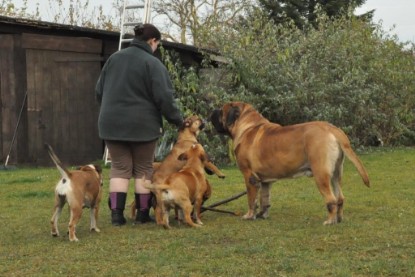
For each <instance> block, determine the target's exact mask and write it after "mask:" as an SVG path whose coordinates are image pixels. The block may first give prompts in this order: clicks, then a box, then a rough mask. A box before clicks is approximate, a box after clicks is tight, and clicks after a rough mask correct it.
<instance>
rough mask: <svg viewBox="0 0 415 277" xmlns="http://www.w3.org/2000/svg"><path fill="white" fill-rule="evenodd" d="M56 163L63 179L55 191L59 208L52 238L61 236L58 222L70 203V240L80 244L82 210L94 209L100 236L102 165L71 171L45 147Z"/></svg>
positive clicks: (93, 227) (94, 226)
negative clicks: (78, 231)
mask: <svg viewBox="0 0 415 277" xmlns="http://www.w3.org/2000/svg"><path fill="white" fill-rule="evenodd" d="M45 147H46V148H47V150H48V152H49V155H50V157H51V158H52V161H53V162H54V163H55V165H56V167H57V168H58V170H59V172H60V173H61V176H62V178H61V179H60V180H59V182H58V184H57V185H56V188H55V207H54V213H53V216H52V219H51V221H50V223H51V224H52V232H51V233H52V236H54V237H56V236H59V230H58V219H59V216H60V214H61V212H62V208H63V206H65V203H66V202H68V205H69V208H70V213H71V216H70V221H69V240H70V241H78V238H77V237H76V235H75V229H76V224H77V223H78V221H79V220H80V219H81V216H82V209H83V208H84V207H88V208H90V209H91V212H90V218H91V227H90V230H91V231H95V232H100V230H99V229H98V227H97V220H98V213H99V203H100V201H101V197H102V169H101V167H100V166H99V165H85V166H82V167H80V168H79V170H73V171H69V170H67V169H66V168H64V167H63V166H62V163H61V162H60V160H59V158H58V157H57V156H56V154H55V153H54V152H53V149H52V147H51V146H50V145H48V144H45Z"/></svg>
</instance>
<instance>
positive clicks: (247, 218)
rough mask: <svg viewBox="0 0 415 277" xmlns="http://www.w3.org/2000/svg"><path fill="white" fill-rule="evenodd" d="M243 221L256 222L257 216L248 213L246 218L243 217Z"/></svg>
mask: <svg viewBox="0 0 415 277" xmlns="http://www.w3.org/2000/svg"><path fill="white" fill-rule="evenodd" d="M242 219H243V220H255V219H256V216H255V215H254V214H253V213H251V212H248V213H246V214H245V215H244V216H242Z"/></svg>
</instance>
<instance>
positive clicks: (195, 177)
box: [146, 144, 220, 229]
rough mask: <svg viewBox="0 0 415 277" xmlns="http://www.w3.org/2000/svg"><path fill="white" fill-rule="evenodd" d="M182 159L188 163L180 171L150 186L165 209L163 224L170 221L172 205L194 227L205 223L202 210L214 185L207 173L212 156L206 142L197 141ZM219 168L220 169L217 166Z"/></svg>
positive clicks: (167, 223) (166, 226) (180, 158)
mask: <svg viewBox="0 0 415 277" xmlns="http://www.w3.org/2000/svg"><path fill="white" fill-rule="evenodd" d="M178 159H179V160H181V161H185V162H186V164H185V165H184V166H183V168H182V169H181V170H180V171H179V172H175V173H173V174H171V175H170V176H169V177H168V178H167V179H166V180H165V181H164V183H163V184H152V185H148V186H146V187H147V188H149V189H150V190H152V191H153V192H154V193H155V195H156V196H157V205H158V206H159V207H160V209H161V211H162V212H163V218H162V221H161V225H163V226H164V227H165V228H166V229H167V228H170V225H169V211H170V209H171V208H179V209H180V211H181V213H182V215H183V216H181V217H180V218H184V221H186V223H187V224H189V225H190V226H192V227H200V226H201V225H203V223H202V221H201V219H200V212H201V207H202V203H203V201H204V200H206V199H207V198H209V197H210V193H211V188H210V185H209V183H208V182H207V180H206V177H205V167H206V166H207V164H208V163H210V162H209V158H208V156H207V155H206V153H205V150H204V149H203V147H202V145H200V144H194V145H192V146H191V147H190V148H189V149H188V150H187V151H186V152H184V153H183V154H181V155H179V157H178ZM215 170H217V171H218V172H220V171H219V169H217V168H216V167H215ZM192 203H194V215H195V218H196V222H197V224H195V223H194V222H193V221H192V218H191V213H192V209H193V206H192Z"/></svg>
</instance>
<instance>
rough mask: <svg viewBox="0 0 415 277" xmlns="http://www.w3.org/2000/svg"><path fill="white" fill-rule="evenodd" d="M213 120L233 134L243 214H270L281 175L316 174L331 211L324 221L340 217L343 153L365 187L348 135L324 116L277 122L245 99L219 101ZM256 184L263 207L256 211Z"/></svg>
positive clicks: (221, 130) (365, 179)
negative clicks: (271, 199) (272, 193)
mask: <svg viewBox="0 0 415 277" xmlns="http://www.w3.org/2000/svg"><path fill="white" fill-rule="evenodd" d="M211 121H212V124H213V125H214V126H215V129H216V131H217V132H218V133H221V134H226V135H229V136H230V137H231V138H232V140H233V150H234V153H235V156H236V160H237V163H238V167H239V169H240V170H241V172H242V174H243V176H244V179H245V185H246V189H247V194H248V212H247V213H246V214H245V215H244V217H243V218H244V219H255V218H256V217H263V218H265V217H267V216H268V208H269V206H270V205H269V189H270V185H271V183H273V182H275V181H276V180H279V179H284V178H292V177H299V176H309V177H312V176H314V180H315V181H316V183H317V186H318V189H319V190H320V193H321V195H322V196H323V198H324V200H325V202H326V205H327V210H328V213H329V215H328V219H327V220H326V221H325V222H324V224H335V223H339V222H341V221H342V219H343V202H344V196H343V193H342V190H341V178H342V174H343V162H344V156H345V155H346V156H347V157H348V158H349V160H350V161H351V162H352V163H353V164H354V166H355V167H356V169H357V171H358V172H359V174H360V176H361V177H362V180H363V182H364V184H365V185H366V186H368V187H369V177H368V175H367V172H366V170H365V168H364V166H363V164H362V162H361V161H360V160H359V158H358V157H357V155H356V154H355V152H354V151H353V149H352V148H351V146H350V141H349V139H348V137H347V136H346V134H345V133H344V132H343V131H342V130H340V129H339V128H337V127H335V126H333V125H331V124H329V123H327V122H321V121H314V122H308V123H303V124H296V125H291V126H281V125H279V124H276V123H272V122H270V121H268V120H267V119H265V118H264V117H263V116H262V115H261V114H260V113H258V112H257V111H256V110H255V109H254V108H253V107H252V106H251V105H249V104H246V103H243V102H230V103H227V104H225V105H223V106H222V108H221V109H219V110H215V111H214V112H213V113H212V116H211ZM259 188H261V194H260V206H261V211H260V212H259V213H258V214H256V197H257V192H258V189H259Z"/></svg>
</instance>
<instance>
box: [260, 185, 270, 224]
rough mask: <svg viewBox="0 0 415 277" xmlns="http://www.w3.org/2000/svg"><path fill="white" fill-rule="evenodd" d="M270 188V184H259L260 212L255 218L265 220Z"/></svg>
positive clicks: (268, 205)
mask: <svg viewBox="0 0 415 277" xmlns="http://www.w3.org/2000/svg"><path fill="white" fill-rule="evenodd" d="M270 188H271V183H261V190H260V198H259V205H260V207H261V211H260V212H259V213H258V214H257V218H267V217H268V210H269V207H270V206H271V205H270Z"/></svg>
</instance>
